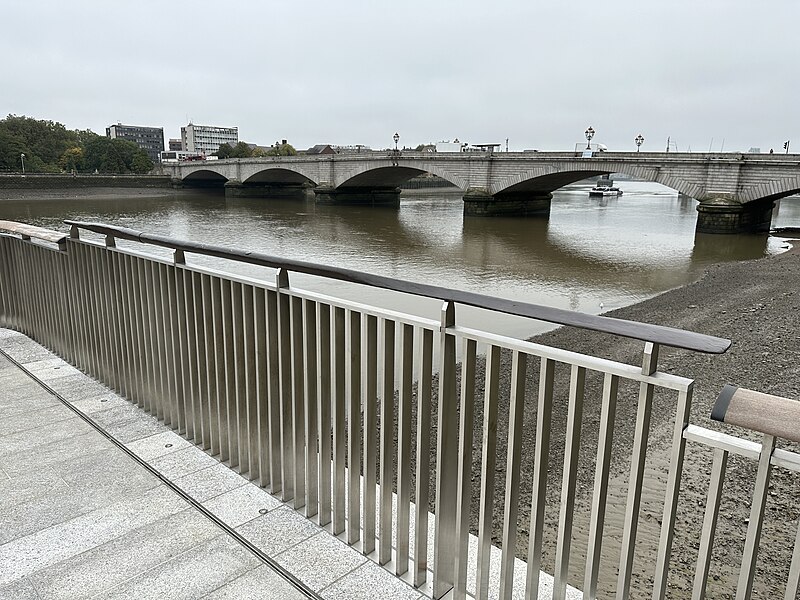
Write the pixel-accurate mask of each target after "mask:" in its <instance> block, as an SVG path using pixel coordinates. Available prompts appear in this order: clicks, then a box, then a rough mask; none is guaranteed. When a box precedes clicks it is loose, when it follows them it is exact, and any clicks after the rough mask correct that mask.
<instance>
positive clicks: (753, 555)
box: [736, 434, 776, 600]
mask: <svg viewBox="0 0 800 600" xmlns="http://www.w3.org/2000/svg"><path fill="white" fill-rule="evenodd" d="M775 442H776V440H775V436H773V435H769V434H765V435H764V437H763V438H762V440H761V454H760V455H759V457H758V471H756V483H755V487H754V489H753V502H752V504H751V505H750V520H749V522H748V525H747V536H746V537H745V540H744V552H743V555H742V568H741V569H740V570H739V583H738V584H737V586H736V600H750V597H751V596H752V593H753V579H754V578H755V575H756V559H757V558H758V545H759V542H760V540H761V526H762V525H763V524H764V510H765V509H766V506H767V497H768V496H769V478H770V473H771V472H772V463H771V462H770V461H771V459H772V453H773V452H774V451H775Z"/></svg>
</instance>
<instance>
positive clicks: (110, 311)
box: [98, 236, 119, 391]
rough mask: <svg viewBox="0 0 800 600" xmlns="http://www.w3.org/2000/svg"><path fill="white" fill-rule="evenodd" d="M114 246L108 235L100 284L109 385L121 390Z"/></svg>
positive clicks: (100, 256) (101, 252)
mask: <svg viewBox="0 0 800 600" xmlns="http://www.w3.org/2000/svg"><path fill="white" fill-rule="evenodd" d="M113 247H114V238H110V237H109V236H106V247H105V248H104V249H102V250H101V249H98V257H99V258H100V261H99V267H100V272H99V276H100V279H101V281H100V286H101V291H102V297H101V302H102V304H103V307H104V308H103V313H104V321H105V330H106V335H105V343H106V364H107V373H108V386H109V387H110V388H111V389H113V390H117V391H119V380H118V367H117V365H118V363H117V348H118V347H119V346H118V341H117V335H116V331H117V328H116V315H115V313H116V310H115V309H116V307H115V306H114V272H113V269H112V265H111V260H112V252H113V251H112V250H111V248H113Z"/></svg>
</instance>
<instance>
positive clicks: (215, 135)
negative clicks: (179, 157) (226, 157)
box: [181, 123, 239, 156]
mask: <svg viewBox="0 0 800 600" xmlns="http://www.w3.org/2000/svg"><path fill="white" fill-rule="evenodd" d="M238 143H239V128H238V127H215V126H211V125H195V124H194V123H189V124H188V125H187V126H186V127H181V150H183V151H185V152H194V153H199V154H203V155H205V156H210V155H211V154H214V153H215V152H216V151H217V150H219V147H220V146H221V145H222V144H230V145H231V146H235V145H236V144H238Z"/></svg>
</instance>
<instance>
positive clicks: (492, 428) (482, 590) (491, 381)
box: [475, 345, 500, 600]
mask: <svg viewBox="0 0 800 600" xmlns="http://www.w3.org/2000/svg"><path fill="white" fill-rule="evenodd" d="M499 382H500V348H499V347H498V346H494V345H490V346H489V347H487V349H486V383H485V392H484V397H483V435H482V440H483V441H482V443H483V449H482V464H481V482H480V483H481V496H480V516H479V520H478V557H477V558H478V560H477V567H476V570H477V578H476V583H475V598H476V600H487V599H488V598H489V561H490V557H491V550H492V519H493V517H494V485H495V482H494V479H495V467H496V464H497V405H498V402H499Z"/></svg>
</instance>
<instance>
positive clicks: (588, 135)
mask: <svg viewBox="0 0 800 600" xmlns="http://www.w3.org/2000/svg"><path fill="white" fill-rule="evenodd" d="M584 133H585V135H586V149H587V150H591V149H592V138H593V137H594V129H592V126H591V125H589V129H587V130H586V131H585V132H584Z"/></svg>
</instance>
